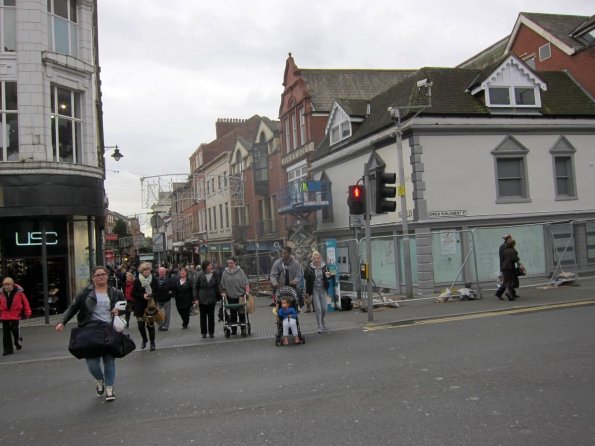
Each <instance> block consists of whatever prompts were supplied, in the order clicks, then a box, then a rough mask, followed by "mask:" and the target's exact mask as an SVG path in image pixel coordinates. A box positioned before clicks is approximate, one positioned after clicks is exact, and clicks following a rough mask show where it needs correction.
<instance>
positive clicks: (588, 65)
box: [510, 25, 595, 97]
mask: <svg viewBox="0 0 595 446" xmlns="http://www.w3.org/2000/svg"><path fill="white" fill-rule="evenodd" d="M546 43H548V40H547V39H546V38H545V37H543V36H541V35H539V34H538V33H536V32H535V31H533V30H532V29H530V28H528V27H526V26H524V25H521V26H520V27H519V29H518V32H517V33H516V36H515V39H514V41H513V42H512V45H511V47H510V50H511V52H512V53H514V54H516V55H517V56H518V57H520V58H521V59H525V58H527V57H528V56H531V55H535V69H536V71H562V70H566V71H568V72H569V73H570V74H571V75H572V77H573V78H574V79H575V80H576V81H577V82H578V83H579V84H580V85H581V86H582V87H583V88H584V89H585V90H586V91H588V92H589V94H590V95H591V96H592V97H595V76H593V73H595V46H591V47H590V48H587V49H585V50H584V51H580V52H578V53H575V54H573V55H571V56H569V55H567V54H566V53H565V52H564V51H562V50H561V49H559V48H558V47H557V46H556V45H554V44H553V43H552V42H549V43H550V50H551V57H550V58H549V59H545V60H543V61H541V60H540V59H539V47H541V46H542V45H545V44H546Z"/></svg>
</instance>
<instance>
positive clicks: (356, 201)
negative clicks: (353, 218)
mask: <svg viewBox="0 0 595 446" xmlns="http://www.w3.org/2000/svg"><path fill="white" fill-rule="evenodd" d="M347 206H349V213H350V214H351V215H362V214H365V213H366V190H365V189H364V186H363V185H361V184H355V185H353V186H349V197H348V198H347Z"/></svg>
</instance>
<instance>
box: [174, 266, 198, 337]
mask: <svg viewBox="0 0 595 446" xmlns="http://www.w3.org/2000/svg"><path fill="white" fill-rule="evenodd" d="M179 274H180V275H179V277H178V278H176V279H175V280H174V282H173V283H172V287H171V290H172V293H173V296H174V299H175V301H176V309H177V310H178V313H179V315H180V317H181V318H182V329H186V328H188V324H189V323H190V308H191V307H192V301H193V294H194V284H193V283H192V280H191V279H190V277H188V270H187V269H186V267H185V266H182V267H181V268H180V272H179Z"/></svg>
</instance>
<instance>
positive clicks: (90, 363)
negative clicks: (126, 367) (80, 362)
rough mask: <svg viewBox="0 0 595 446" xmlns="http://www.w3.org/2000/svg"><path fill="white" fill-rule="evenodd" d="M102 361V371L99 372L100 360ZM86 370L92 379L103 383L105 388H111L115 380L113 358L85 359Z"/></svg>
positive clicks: (108, 356) (107, 356)
mask: <svg viewBox="0 0 595 446" xmlns="http://www.w3.org/2000/svg"><path fill="white" fill-rule="evenodd" d="M101 359H103V369H104V371H102V370H101V365H100V360H101ZM85 361H87V368H88V369H89V372H91V375H93V378H95V379H97V380H100V379H102V380H103V381H104V382H105V385H106V386H110V387H111V386H113V385H114V381H115V380H116V361H115V359H114V357H113V356H111V355H105V356H102V357H100V358H87V359H86V360H85Z"/></svg>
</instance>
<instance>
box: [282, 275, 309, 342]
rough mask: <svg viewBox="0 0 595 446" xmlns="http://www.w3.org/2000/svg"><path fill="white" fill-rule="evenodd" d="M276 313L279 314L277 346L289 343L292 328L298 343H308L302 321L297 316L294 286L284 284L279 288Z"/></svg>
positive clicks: (295, 340)
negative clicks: (301, 325)
mask: <svg viewBox="0 0 595 446" xmlns="http://www.w3.org/2000/svg"><path fill="white" fill-rule="evenodd" d="M275 314H276V316H277V335H276V337H275V345H276V346H279V345H287V344H289V342H288V339H287V336H288V335H289V330H290V329H291V334H292V335H293V339H294V342H295V343H296V344H305V343H306V341H305V340H304V337H303V336H302V332H301V329H300V321H299V319H298V316H297V315H298V310H297V293H296V291H295V289H294V288H292V287H290V286H284V287H281V288H279V289H278V290H277V306H276V307H275Z"/></svg>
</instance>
